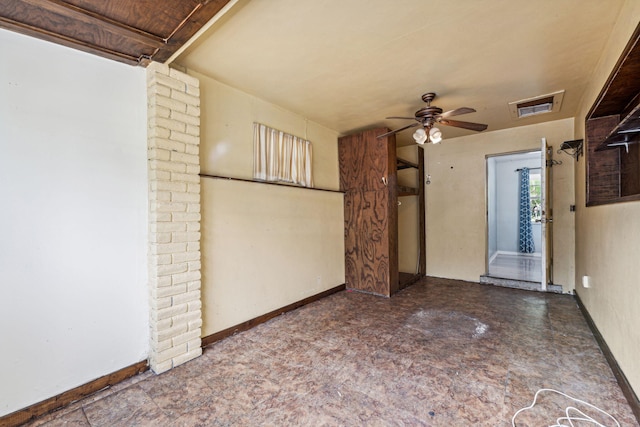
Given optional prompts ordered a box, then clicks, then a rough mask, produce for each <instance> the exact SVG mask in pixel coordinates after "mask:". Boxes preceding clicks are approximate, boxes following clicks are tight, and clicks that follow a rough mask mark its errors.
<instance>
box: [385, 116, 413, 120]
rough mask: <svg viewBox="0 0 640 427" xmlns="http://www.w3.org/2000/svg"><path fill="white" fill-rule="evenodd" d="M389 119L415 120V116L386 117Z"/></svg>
mask: <svg viewBox="0 0 640 427" xmlns="http://www.w3.org/2000/svg"><path fill="white" fill-rule="evenodd" d="M386 118H387V119H402V120H415V119H416V118H415V117H397V116H391V117H386Z"/></svg>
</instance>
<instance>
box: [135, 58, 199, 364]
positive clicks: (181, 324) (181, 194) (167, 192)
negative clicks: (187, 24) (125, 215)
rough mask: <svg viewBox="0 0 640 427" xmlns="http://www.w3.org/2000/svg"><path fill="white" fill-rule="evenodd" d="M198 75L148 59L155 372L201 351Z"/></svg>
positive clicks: (151, 337)
mask: <svg viewBox="0 0 640 427" xmlns="http://www.w3.org/2000/svg"><path fill="white" fill-rule="evenodd" d="M199 85H200V82H199V81H198V79H196V78H194V77H191V76H189V75H187V74H184V73H182V72H180V71H177V70H174V69H171V68H169V67H168V66H166V65H163V64H158V63H155V62H153V63H151V64H150V65H149V66H148V67H147V98H148V112H147V113H148V123H149V128H148V147H147V148H148V159H149V227H150V229H149V289H150V305H151V307H150V329H151V331H150V332H151V334H150V340H151V343H150V354H149V363H150V365H151V369H153V371H154V372H156V373H160V372H164V371H167V370H169V369H171V368H173V367H175V366H178V365H180V364H182V363H184V362H187V361H189V360H191V359H194V358H196V357H198V356H200V355H201V354H202V347H201V340H200V335H201V327H202V313H201V301H200V284H201V282H200V176H199V173H200V158H199V144H200V89H199Z"/></svg>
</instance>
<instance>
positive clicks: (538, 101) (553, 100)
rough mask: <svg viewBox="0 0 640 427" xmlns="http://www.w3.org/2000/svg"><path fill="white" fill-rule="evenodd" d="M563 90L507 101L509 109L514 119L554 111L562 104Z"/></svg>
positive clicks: (558, 109)
mask: <svg viewBox="0 0 640 427" xmlns="http://www.w3.org/2000/svg"><path fill="white" fill-rule="evenodd" d="M563 97H564V90H560V91H558V92H554V93H549V94H547V95H541V96H537V97H535V98H529V99H522V100H520V101H514V102H510V103H509V111H510V112H511V117H512V118H514V119H522V118H525V117H531V116H537V115H538V114H544V113H556V112H558V111H560V107H561V106H562V98H563Z"/></svg>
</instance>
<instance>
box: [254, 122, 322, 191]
mask: <svg viewBox="0 0 640 427" xmlns="http://www.w3.org/2000/svg"><path fill="white" fill-rule="evenodd" d="M311 164H312V150H311V141H307V140H305V139H302V138H298V137H297V136H293V135H290V134H288V133H284V132H282V131H279V130H277V129H273V128H270V127H268V126H265V125H263V124H260V123H254V124H253V177H254V178H255V179H260V180H263V181H281V182H289V183H292V184H297V185H302V186H304V187H313V176H312V174H311Z"/></svg>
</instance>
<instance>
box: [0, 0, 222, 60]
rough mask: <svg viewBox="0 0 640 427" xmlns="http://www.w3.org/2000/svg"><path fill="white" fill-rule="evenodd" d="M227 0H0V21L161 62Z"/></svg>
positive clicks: (117, 56)
mask: <svg viewBox="0 0 640 427" xmlns="http://www.w3.org/2000/svg"><path fill="white" fill-rule="evenodd" d="M228 2H229V0H210V1H197V0H136V1H129V0H110V1H97V0H68V1H62V0H3V1H2V2H0V27H1V28H6V29H9V30H13V31H17V32H20V33H23V34H27V35H29V36H33V37H37V38H41V39H44V40H48V41H51V42H54V43H58V44H62V45H64V46H68V47H72V48H75V49H79V50H82V51H85V52H89V53H93V54H96V55H100V56H103V57H106V58H109V59H113V60H116V61H120V62H125V63H128V64H133V65H136V64H137V65H143V66H146V65H148V64H149V62H150V61H158V62H164V61H166V60H167V59H168V58H169V57H170V56H171V55H172V54H173V53H174V52H176V51H177V50H178V49H179V48H180V47H181V46H182V45H183V44H184V43H186V42H187V41H188V40H189V39H190V38H191V37H192V36H193V35H194V34H195V33H196V32H197V31H198V30H199V29H200V28H201V27H202V26H203V25H204V24H206V23H207V22H208V21H209V20H210V19H211V18H212V17H213V16H214V15H215V14H216V13H218V12H219V11H220V9H222V8H223V7H224V6H225V5H226V4H227V3H228Z"/></svg>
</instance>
